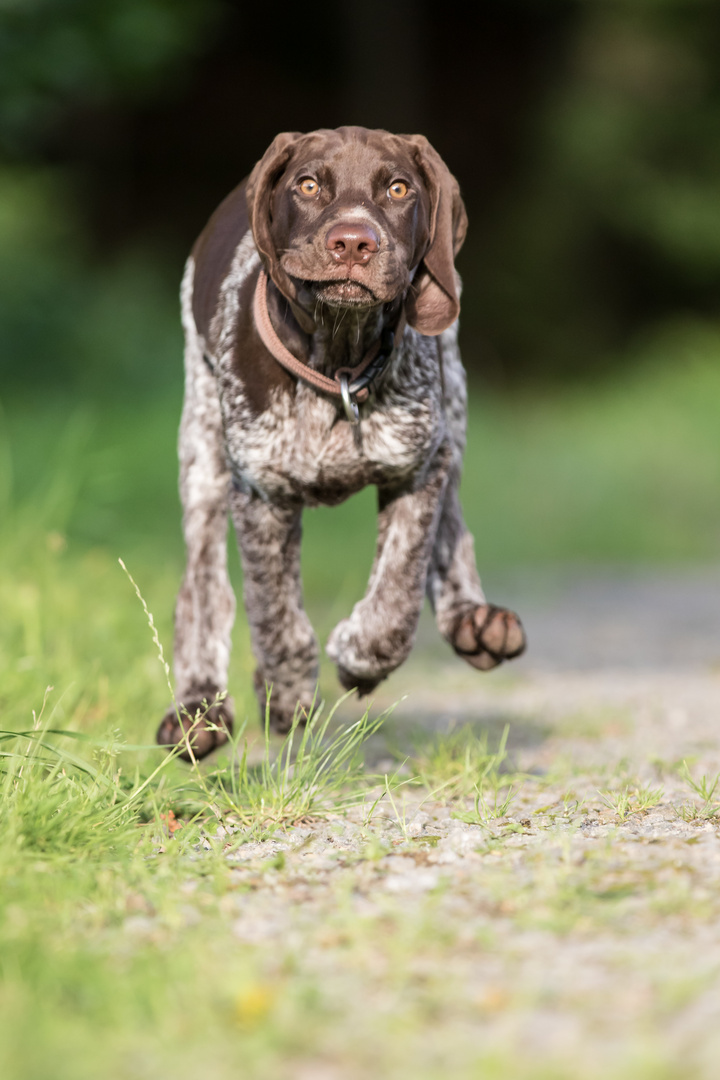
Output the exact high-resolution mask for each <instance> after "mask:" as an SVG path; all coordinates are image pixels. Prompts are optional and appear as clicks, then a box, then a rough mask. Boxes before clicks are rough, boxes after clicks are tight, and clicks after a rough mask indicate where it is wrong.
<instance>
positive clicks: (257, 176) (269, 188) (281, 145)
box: [246, 131, 307, 318]
mask: <svg viewBox="0 0 720 1080" xmlns="http://www.w3.org/2000/svg"><path fill="white" fill-rule="evenodd" d="M300 138H302V136H301V133H300V132H299V131H284V132H283V133H282V134H281V135H276V136H275V138H274V139H273V141H272V142H271V144H270V146H269V147H268V149H267V150H266V151H265V153H264V154H263V156H262V157H261V158H260V160H259V161H258V163H257V165H256V166H255V168H254V169H253V171H252V172H251V173H250V176H249V177H248V182H247V187H246V195H247V206H248V215H249V217H250V227H251V228H252V232H253V237H254V240H255V246H256V247H257V249H258V251H259V252H260V258H261V259H262V261H263V264H264V266H265V269H266V270H267V273H268V275H269V277H270V278H272V280H273V281H274V283H275V284H276V285H277V287H278V289H279V290H280V292H281V293H282V294H283V296H285V297H287V299H288V300H290V302H291V303H292V304H293V311H295V312H296V314H297V309H296V307H295V301H296V300H297V293H296V289H295V286H294V285H293V283H292V281H291V280H290V278H289V277H288V275H287V274H286V273H285V271H284V270H283V268H282V267H281V265H280V261H279V259H278V253H277V251H276V250H275V245H274V244H273V241H272V237H271V235H270V225H271V222H272V216H271V207H272V196H273V191H274V189H275V185H276V184H277V182H278V180H279V179H280V177H281V176H282V174H283V173H284V172H285V169H286V168H287V165H288V162H289V161H290V159H291V158H292V156H293V153H294V151H295V146H296V144H297V141H298V139H300ZM306 318H307V316H306Z"/></svg>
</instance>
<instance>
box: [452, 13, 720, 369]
mask: <svg viewBox="0 0 720 1080" xmlns="http://www.w3.org/2000/svg"><path fill="white" fill-rule="evenodd" d="M719 50H720V7H719V6H718V5H715V4H711V3H692V2H687V0H658V2H654V3H645V2H635V3H623V4H619V3H612V2H586V3H582V4H580V5H579V7H578V10H577V11H576V20H575V28H574V32H573V33H572V35H571V36H570V39H569V42H568V45H567V50H566V58H565V63H564V64H563V65H562V66H561V68H560V70H559V71H558V72H557V73H556V75H555V77H554V79H553V80H552V83H551V84H549V85H548V88H547V93H546V94H545V96H544V100H542V101H541V102H540V103H539V104H538V107H537V112H536V114H535V115H534V116H533V117H532V118H531V121H532V123H531V125H530V127H529V130H528V135H527V139H526V141H525V145H524V147H523V157H524V161H523V164H522V165H521V167H520V168H519V170H518V174H517V177H516V181H515V182H514V183H513V184H511V185H510V186H509V188H508V189H507V190H506V191H505V192H504V193H503V194H502V196H501V197H500V198H499V199H498V201H497V205H496V207H495V213H496V216H495V218H494V220H492V221H490V222H489V224H488V225H487V229H486V235H485V237H484V242H485V245H486V247H485V252H484V255H483V257H482V258H481V259H480V260H479V261H478V263H477V277H476V278H475V276H473V298H475V297H479V298H480V299H479V305H478V309H477V312H478V313H477V315H476V317H475V318H474V320H473V326H474V328H475V329H477V331H478V332H479V333H481V334H483V335H484V336H485V337H486V338H489V339H490V340H491V341H493V343H494V345H495V348H496V349H497V350H498V351H499V353H500V356H501V360H500V363H501V364H502V363H506V364H507V366H508V367H511V366H512V365H513V364H514V363H515V364H517V365H518V366H519V367H520V368H521V369H522V370H523V371H524V372H526V373H529V372H532V370H533V368H534V367H537V369H538V373H539V374H540V375H542V374H544V373H545V372H546V371H548V370H549V371H553V372H556V373H559V374H564V375H571V374H574V373H577V372H582V371H584V370H588V369H592V368H593V367H594V366H595V365H596V364H597V362H598V358H599V357H602V355H603V354H604V355H606V356H607V354H608V353H612V351H613V350H617V349H618V347H621V346H622V345H623V344H624V342H625V341H626V340H627V338H628V336H630V335H632V334H634V333H637V332H638V331H639V330H640V331H644V329H645V328H646V327H647V326H648V324H655V323H658V322H662V321H664V320H665V319H668V318H670V319H673V318H674V317H675V316H676V315H677V314H678V313H683V312H688V311H695V312H701V313H703V314H705V315H707V316H708V317H710V318H712V319H717V317H718V315H719V314H720V305H719V303H718V297H719V296H720V293H719V291H718V289H719V286H720V185H718V175H720V137H719V133H720V68H719V67H718V64H717V57H718V52H719ZM466 325H467V319H466Z"/></svg>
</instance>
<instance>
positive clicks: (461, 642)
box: [427, 468, 525, 671]
mask: <svg viewBox="0 0 720 1080" xmlns="http://www.w3.org/2000/svg"><path fill="white" fill-rule="evenodd" d="M457 489H458V470H457V469H456V468H453V475H452V476H451V478H450V482H449V484H448V487H447V490H446V492H445V499H444V502H443V508H442V513H441V516H440V520H439V523H438V528H437V533H436V535H435V544H434V547H433V552H432V557H431V559H430V568H429V571H428V578H427V593H428V597H429V599H430V603H431V605H432V607H433V610H434V612H435V620H436V622H437V626H438V629H439V631H440V633H441V634H442V636H443V637H444V638H445V640H446V641H448V642H449V643H450V645H452V647H453V649H454V650H455V652H456V653H457V654H458V655H459V656H462V658H463V659H464V660H467V662H468V663H469V664H471V665H472V666H473V667H476V668H479V669H480V670H481V671H487V670H489V669H490V668H494V667H496V666H497V665H498V664H500V663H502V661H503V660H512V659H513V658H514V657H516V656H519V655H520V654H521V653H522V652H524V650H525V632H524V630H523V628H522V624H521V622H520V619H519V618H518V617H517V615H516V614H515V613H514V612H512V611H508V610H507V609H505V608H499V607H496V606H495V605H494V604H488V602H487V601H486V599H485V595H484V593H483V590H482V587H481V585H480V577H479V575H478V572H477V567H476V565H475V550H474V543H473V538H472V535H471V534H470V533H469V532H468V530H467V527H466V525H465V522H464V521H463V516H462V510H461V508H460V500H459V498H458V490H457Z"/></svg>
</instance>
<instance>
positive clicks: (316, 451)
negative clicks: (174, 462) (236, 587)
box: [157, 127, 525, 758]
mask: <svg viewBox="0 0 720 1080" xmlns="http://www.w3.org/2000/svg"><path fill="white" fill-rule="evenodd" d="M466 227H467V217H466V213H465V208H464V205H463V202H462V199H461V196H460V189H459V187H458V184H457V181H456V180H455V178H454V177H453V176H452V175H451V173H450V171H449V170H448V168H447V166H446V165H445V163H444V162H443V160H442V159H441V157H440V155H439V154H438V153H437V152H436V151H435V150H434V149H433V148H432V146H431V145H430V143H429V142H428V141H427V139H425V138H424V137H423V136H421V135H392V134H390V133H388V132H386V131H374V130H368V129H366V128H362V127H342V128H338V129H337V130H320V131H313V132H310V133H308V134H300V133H285V134H281V135H278V136H277V138H276V139H275V140H274V141H273V143H272V144H271V146H270V147H269V149H268V150H267V152H266V153H265V154H264V156H263V157H262V158H261V160H260V161H259V162H258V163H257V165H256V166H255V168H254V169H253V171H252V173H251V174H250V176H249V178H248V179H247V181H245V182H243V183H241V184H240V185H239V186H238V187H237V188H235V190H234V191H233V192H232V193H231V194H230V195H229V196H228V197H227V198H226V199H225V201H224V202H223V203H222V204H221V205H220V206H219V208H218V209H217V210H216V211H215V213H214V214H213V216H212V217H211V218H210V221H209V222H208V224H207V226H206V228H205V229H204V231H203V232H202V233H201V235H200V237H199V239H198V241H197V242H196V244H195V246H194V248H193V250H192V253H191V255H190V257H189V259H188V262H187V265H186V269H185V274H184V277H183V282H182V290H181V298H182V318H183V326H184V331H185V340H186V348H185V401H184V406H183V412H182V421H181V426H180V436H179V457H180V493H181V498H182V505H183V531H184V536H185V544H186V549H187V566H186V570H185V575H184V579H183V582H182V586H181V589H180V593H179V596H178V600H177V606H176V611H175V652H174V668H175V678H176V697H177V701H178V702H179V703H180V705H181V708H180V709H176V708H175V707H173V708H171V709H169V710H168V712H167V713H166V715H165V717H164V718H163V720H162V723H161V725H160V728H159V730H158V734H157V739H158V742H159V743H160V744H162V745H165V746H169V747H172V746H176V745H178V744H180V743H182V744H184V745H185V750H184V751H183V754H182V755H181V756H185V757H186V758H187V757H192V756H194V757H196V758H201V757H203V756H204V755H206V754H208V753H210V752H211V751H212V750H213V749H215V747H216V746H219V745H221V744H222V743H224V742H226V741H227V738H228V735H229V733H231V731H232V725H233V712H232V704H231V701H230V699H229V698H227V697H224V698H223V697H222V695H223V694H224V693H225V691H226V688H227V672H228V662H229V653H230V632H231V628H232V624H233V619H234V614H235V598H234V596H233V592H232V589H231V586H230V582H229V579H228V573H227V535H226V534H227V519H228V513H229V514H230V515H231V517H232V520H233V523H234V526H235V530H236V533H237V539H238V543H239V547H240V553H241V558H242V565H243V577H244V599H245V607H246V611H247V616H248V621H249V623H250V630H251V637H252V648H253V653H254V656H255V659H256V662H257V669H256V672H255V677H254V682H255V689H256V692H257V695H258V698H259V703H260V708H261V712H262V714H263V715H264V714H265V709H266V699H267V692H268V690H270V698H269V717H270V725H271V728H272V729H273V730H274V731H276V732H280V733H284V732H287V731H288V730H290V728H291V726H292V724H293V723H294V722H298V719H299V720H300V722H302V720H303V718H306V717H307V715H308V711H309V710H310V709H311V707H312V702H313V699H314V695H315V693H316V685H317V678H318V644H317V640H316V638H315V635H314V633H313V629H312V627H311V625H310V622H309V620H308V617H307V615H306V613H305V611H304V609H303V601H302V587H301V580H300V538H301V516H302V510H303V507H304V506H317V505H320V504H322V505H334V504H336V503H339V502H341V501H342V500H343V499H346V498H347V497H348V496H350V495H352V494H354V493H355V492H357V491H359V490H360V489H361V488H364V487H366V486H367V485H368V484H374V485H375V486H376V488H377V491H378V537H377V550H376V554H375V560H374V563H373V566H372V570H371V573H370V580H369V584H368V587H367V592H366V594H365V597H364V598H363V599H362V600H360V602H359V603H357V604H356V605H355V607H354V609H353V611H352V613H351V614H350V616H349V618H347V619H343V620H342V621H341V622H340V623H339V624H338V626H336V627H335V629H334V630H333V632H332V634H331V635H330V638H329V640H328V643H327V653H328V655H329V657H330V658H331V659H332V660H333V661H334V662H335V664H336V665H337V672H338V676H339V679H340V682H341V684H342V686H343V687H344V688H345V689H347V690H351V689H353V688H355V689H357V691H358V693H359V694H368V693H369V692H370V691H372V689H373V688H374V687H375V686H377V684H378V683H379V682H380V681H381V680H382V679H384V678H386V677H387V676H388V675H389V674H390V672H392V671H394V670H395V669H396V668H397V667H398V666H399V665H400V664H401V663H402V662H403V661H404V660H405V659H406V657H407V656H408V654H409V652H410V650H411V647H412V645H413V641H414V637H415V632H416V628H417V623H418V619H419V616H420V611H421V608H422V605H423V600H424V596H425V594H426V593H427V596H428V597H429V599H430V603H431V605H432V608H433V610H434V614H435V619H436V623H437V626H438V629H439V631H440V634H441V635H442V636H443V638H445V640H446V641H447V642H448V643H449V644H450V645H451V646H452V648H453V649H454V650H455V652H456V653H458V654H459V655H460V656H461V657H462V658H463V659H464V660H466V661H467V662H468V663H469V664H471V665H472V666H473V667H475V668H478V669H480V670H481V671H485V670H488V669H490V668H493V667H495V666H496V665H497V664H499V663H501V662H502V661H503V660H509V659H512V658H513V657H516V656H519V655H520V653H522V652H523V650H524V648H525V634H524V631H523V628H522V624H521V622H520V620H519V618H518V616H517V615H515V614H514V613H513V612H511V611H508V610H506V609H504V608H500V607H496V606H494V605H493V604H489V603H488V602H487V601H486V599H485V596H484V594H483V591H482V588H481V585H480V578H479V576H478V572H477V569H476V566H475V556H474V546H473V539H472V536H471V535H470V533H469V532H468V530H467V528H466V526H465V524H464V521H463V517H462V512H461V508H460V503H459V499H458V485H459V481H460V473H461V466H462V456H463V451H464V446H465V425H466V380H465V372H464V369H463V367H462V363H461V360H460V354H459V351H458V345H457V318H458V314H459V310H460V281H459V278H458V275H457V273H456V271H455V267H454V259H455V256H456V254H457V252H458V250H459V248H460V246H461V245H462V243H463V240H464V237H465V232H466ZM190 747H192V753H190Z"/></svg>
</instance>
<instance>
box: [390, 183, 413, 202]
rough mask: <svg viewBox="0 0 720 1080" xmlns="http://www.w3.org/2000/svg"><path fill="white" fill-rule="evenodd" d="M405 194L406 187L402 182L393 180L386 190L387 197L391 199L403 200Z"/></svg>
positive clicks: (406, 191)
mask: <svg viewBox="0 0 720 1080" xmlns="http://www.w3.org/2000/svg"><path fill="white" fill-rule="evenodd" d="M407 193H408V186H407V184H404V183H403V182H402V180H395V182H394V183H392V184H391V185H390V187H389V188H388V195H389V196H390V198H391V199H404V198H405V196H406V195H407Z"/></svg>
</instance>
